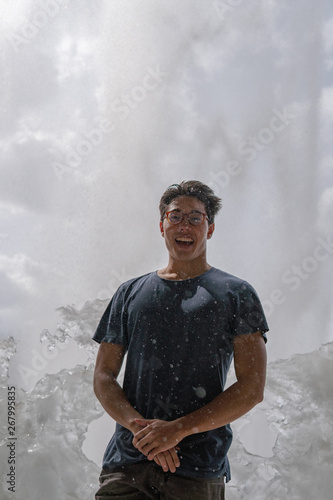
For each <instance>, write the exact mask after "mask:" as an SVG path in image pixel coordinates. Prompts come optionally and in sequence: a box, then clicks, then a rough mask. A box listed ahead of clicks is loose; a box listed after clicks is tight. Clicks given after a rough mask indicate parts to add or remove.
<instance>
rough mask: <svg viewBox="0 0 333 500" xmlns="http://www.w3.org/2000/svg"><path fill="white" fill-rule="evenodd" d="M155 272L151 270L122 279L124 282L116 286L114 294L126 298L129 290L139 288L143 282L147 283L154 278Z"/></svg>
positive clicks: (133, 290) (132, 290)
mask: <svg viewBox="0 0 333 500" xmlns="http://www.w3.org/2000/svg"><path fill="white" fill-rule="evenodd" d="M155 274H156V273H155V272H154V271H152V272H150V273H146V274H143V275H141V276H137V277H135V278H131V279H129V280H127V281H124V283H122V284H121V285H120V286H119V287H118V289H117V291H116V293H115V295H114V296H118V297H124V298H126V297H127V296H128V294H130V293H131V292H135V291H137V290H140V289H141V288H142V286H143V285H144V284H146V283H148V284H149V283H150V282H151V281H152V280H153V279H154V276H155Z"/></svg>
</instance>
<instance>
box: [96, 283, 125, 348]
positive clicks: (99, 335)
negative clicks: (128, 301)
mask: <svg viewBox="0 0 333 500" xmlns="http://www.w3.org/2000/svg"><path fill="white" fill-rule="evenodd" d="M126 326H127V320H126V308H125V289H124V287H123V286H120V287H119V288H118V290H117V291H116V293H115V294H114V296H113V297H112V299H111V301H110V303H109V305H108V306H107V308H106V310H105V312H104V314H103V316H102V318H101V320H100V322H99V324H98V327H97V330H96V332H95V334H94V336H93V339H94V340H95V341H96V342H98V343H99V344H100V343H101V342H111V343H113V344H121V345H124V346H126V348H127V346H128V335H127V327H126Z"/></svg>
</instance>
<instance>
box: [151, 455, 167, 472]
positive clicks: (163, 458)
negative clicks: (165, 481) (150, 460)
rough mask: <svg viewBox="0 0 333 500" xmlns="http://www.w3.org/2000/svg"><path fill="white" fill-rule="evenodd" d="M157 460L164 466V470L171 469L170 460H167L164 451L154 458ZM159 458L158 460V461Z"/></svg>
mask: <svg viewBox="0 0 333 500" xmlns="http://www.w3.org/2000/svg"><path fill="white" fill-rule="evenodd" d="M154 460H155V462H156V463H158V462H159V465H160V466H161V467H162V469H163V470H164V472H168V470H169V465H168V462H167V460H166V457H165V456H164V453H160V454H159V455H156V457H155V458H154ZM157 460H158V462H157Z"/></svg>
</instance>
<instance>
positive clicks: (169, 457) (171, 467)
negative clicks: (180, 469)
mask: <svg viewBox="0 0 333 500" xmlns="http://www.w3.org/2000/svg"><path fill="white" fill-rule="evenodd" d="M161 455H162V456H163V458H164V460H165V461H166V464H167V467H168V469H169V471H170V472H176V465H175V462H174V460H173V457H172V455H171V453H169V450H168V451H164V452H163V453H161Z"/></svg>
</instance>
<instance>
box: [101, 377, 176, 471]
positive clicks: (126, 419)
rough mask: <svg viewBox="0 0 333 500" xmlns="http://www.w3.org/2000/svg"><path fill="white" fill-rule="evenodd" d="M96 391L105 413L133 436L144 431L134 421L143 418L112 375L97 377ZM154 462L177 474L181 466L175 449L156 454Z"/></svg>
mask: <svg viewBox="0 0 333 500" xmlns="http://www.w3.org/2000/svg"><path fill="white" fill-rule="evenodd" d="M94 391H95V394H96V397H97V399H98V400H99V401H100V403H101V405H102V406H103V408H104V409H105V411H106V412H107V413H108V414H109V415H110V416H111V417H112V418H113V419H114V420H115V421H116V422H118V423H119V424H120V425H122V426H123V427H126V429H128V430H129V431H131V432H132V433H133V435H134V434H135V433H136V432H138V431H140V429H142V426H140V425H139V424H138V423H137V422H135V421H134V419H135V418H142V416H141V415H140V413H138V412H137V411H136V410H135V408H133V406H132V405H131V404H130V403H129V401H128V399H127V397H126V395H125V393H124V391H123V389H122V388H121V386H120V385H119V384H118V382H117V380H116V379H115V378H114V377H113V375H112V374H111V373H110V374H107V373H103V374H100V375H99V376H98V377H95V380H94ZM154 460H155V462H156V463H157V464H158V465H160V466H161V467H162V468H163V470H164V471H165V472H167V471H170V472H175V471H176V469H177V467H179V465H180V462H179V458H178V456H177V452H176V450H175V449H174V448H171V449H169V450H168V451H165V452H162V453H158V454H156V456H155V457H154Z"/></svg>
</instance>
